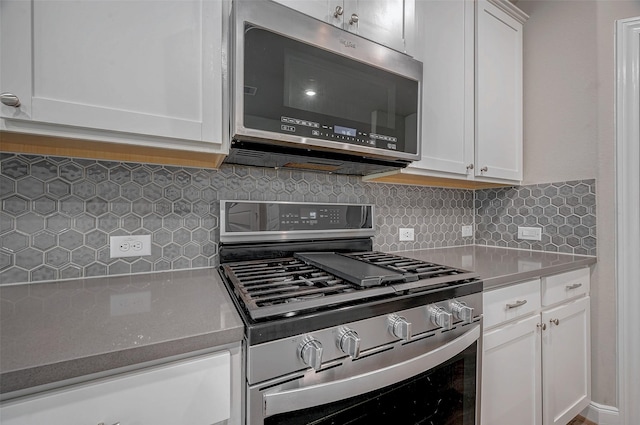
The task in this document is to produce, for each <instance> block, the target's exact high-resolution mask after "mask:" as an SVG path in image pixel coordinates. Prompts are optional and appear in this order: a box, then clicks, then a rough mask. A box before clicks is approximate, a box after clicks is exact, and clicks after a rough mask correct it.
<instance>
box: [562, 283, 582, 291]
mask: <svg viewBox="0 0 640 425" xmlns="http://www.w3.org/2000/svg"><path fill="white" fill-rule="evenodd" d="M581 286H582V283H574V284H573V285H567V286H565V289H566V290H567V291H570V290H572V289H577V288H579V287H581Z"/></svg>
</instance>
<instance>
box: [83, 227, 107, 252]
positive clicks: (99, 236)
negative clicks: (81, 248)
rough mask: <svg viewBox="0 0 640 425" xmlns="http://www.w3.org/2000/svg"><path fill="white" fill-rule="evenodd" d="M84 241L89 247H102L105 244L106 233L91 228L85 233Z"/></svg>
mask: <svg viewBox="0 0 640 425" xmlns="http://www.w3.org/2000/svg"><path fill="white" fill-rule="evenodd" d="M85 243H86V245H87V246H88V247H91V248H95V249H98V248H102V247H103V246H105V245H107V234H106V233H104V232H102V231H100V230H92V231H90V232H89V233H87V234H86V236H85Z"/></svg>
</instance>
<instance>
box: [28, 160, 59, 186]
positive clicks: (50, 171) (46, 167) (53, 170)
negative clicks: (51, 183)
mask: <svg viewBox="0 0 640 425" xmlns="http://www.w3.org/2000/svg"><path fill="white" fill-rule="evenodd" d="M31 175H32V176H33V177H35V178H37V179H39V180H42V181H47V180H51V179H53V178H55V177H57V176H58V166H57V165H56V164H55V163H53V162H51V161H49V160H43V161H38V162H36V163H34V164H31Z"/></svg>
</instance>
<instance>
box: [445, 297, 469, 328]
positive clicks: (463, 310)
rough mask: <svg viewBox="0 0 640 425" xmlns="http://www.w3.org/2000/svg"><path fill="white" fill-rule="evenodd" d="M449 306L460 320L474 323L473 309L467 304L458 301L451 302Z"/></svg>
mask: <svg viewBox="0 0 640 425" xmlns="http://www.w3.org/2000/svg"><path fill="white" fill-rule="evenodd" d="M449 306H450V307H451V312H452V313H453V315H454V316H455V317H456V318H457V319H458V320H462V321H463V322H464V323H472V322H473V308H472V307H469V306H468V305H467V304H466V303H464V302H462V301H457V300H456V301H451V304H450V305H449Z"/></svg>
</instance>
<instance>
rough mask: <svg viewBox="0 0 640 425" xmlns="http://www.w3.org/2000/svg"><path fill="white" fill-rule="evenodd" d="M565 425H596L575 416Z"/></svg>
mask: <svg viewBox="0 0 640 425" xmlns="http://www.w3.org/2000/svg"><path fill="white" fill-rule="evenodd" d="M567 425H598V424H596V423H595V422H591V421H590V420H588V419H586V418H584V417H583V416H580V415H578V416H576V417H575V418H573V419H571V422H569V423H568V424H567Z"/></svg>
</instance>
